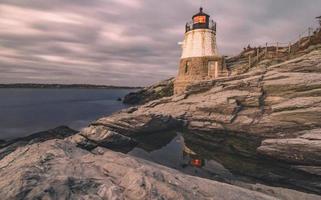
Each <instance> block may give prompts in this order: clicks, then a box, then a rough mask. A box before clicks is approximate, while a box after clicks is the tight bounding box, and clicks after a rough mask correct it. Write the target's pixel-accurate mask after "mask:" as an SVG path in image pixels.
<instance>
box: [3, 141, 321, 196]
mask: <svg viewBox="0 0 321 200" xmlns="http://www.w3.org/2000/svg"><path fill="white" fill-rule="evenodd" d="M94 152H95V153H91V152H89V151H86V150H83V149H80V148H78V147H76V146H75V145H74V144H73V143H70V142H68V141H63V140H50V141H46V142H43V143H39V144H32V145H27V146H25V147H19V148H18V149H16V150H15V151H14V152H12V153H11V154H10V155H8V156H6V157H5V158H3V159H2V160H0V176H1V179H0V196H1V199H11V200H18V199H106V200H107V199H140V200H143V199H146V200H147V199H148V200H149V199H200V200H201V199H218V200H219V199H224V200H229V199H230V200H232V199H233V200H236V199H237V200H243V199H244V200H251V199H253V200H254V199H262V200H263V199H271V200H272V199H278V197H276V196H279V197H280V198H282V199H306V200H314V199H315V200H316V199H319V198H320V197H319V196H317V195H311V194H304V193H301V192H296V191H293V190H287V189H280V188H272V187H264V186H261V185H253V186H251V187H252V190H257V191H261V192H257V191H251V190H248V189H243V188H240V187H236V186H232V185H228V184H224V183H219V182H216V181H211V180H206V179H202V178H197V177H192V176H188V175H184V174H182V173H180V172H178V171H176V170H173V169H169V168H166V167H163V166H159V165H157V164H153V163H151V162H148V161H143V160H140V159H137V158H133V157H130V156H127V155H124V154H121V153H116V152H113V151H110V150H107V149H104V148H98V149H96V150H95V151H94ZM264 193H265V194H264Z"/></svg>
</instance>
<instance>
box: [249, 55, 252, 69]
mask: <svg viewBox="0 0 321 200" xmlns="http://www.w3.org/2000/svg"><path fill="white" fill-rule="evenodd" d="M251 65H252V58H251V54H250V55H249V68H251Z"/></svg>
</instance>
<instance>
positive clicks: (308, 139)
mask: <svg viewBox="0 0 321 200" xmlns="http://www.w3.org/2000/svg"><path fill="white" fill-rule="evenodd" d="M319 138H320V135H319V134H317V133H314V132H313V133H308V134H305V135H303V136H301V137H299V138H290V139H268V140H264V141H263V142H262V145H261V146H260V147H259V148H258V149H257V151H258V152H259V153H261V154H262V155H265V156H268V157H272V158H275V159H279V160H283V161H286V162H290V163H293V164H299V165H301V164H302V165H321V140H319Z"/></svg>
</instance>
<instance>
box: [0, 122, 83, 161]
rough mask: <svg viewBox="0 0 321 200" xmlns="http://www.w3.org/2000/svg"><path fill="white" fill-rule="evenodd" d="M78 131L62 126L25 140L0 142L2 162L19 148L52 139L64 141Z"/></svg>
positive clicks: (35, 134)
mask: <svg viewBox="0 0 321 200" xmlns="http://www.w3.org/2000/svg"><path fill="white" fill-rule="evenodd" d="M76 133H78V131H75V130H72V129H70V128H69V127H67V126H60V127H57V128H54V129H51V130H48V131H42V132H39V133H34V134H32V135H29V136H27V137H24V138H18V139H15V140H11V141H8V142H5V141H3V143H2V144H1V142H0V160H1V159H2V158H3V157H5V156H6V155H8V154H10V153H11V152H13V151H15V150H16V149H17V148H18V147H22V146H25V145H28V144H35V143H41V142H44V141H47V140H52V139H64V138H66V137H70V136H72V135H74V134H76Z"/></svg>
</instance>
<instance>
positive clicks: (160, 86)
mask: <svg viewBox="0 0 321 200" xmlns="http://www.w3.org/2000/svg"><path fill="white" fill-rule="evenodd" d="M173 94H174V78H170V79H167V80H165V81H161V82H159V83H156V84H154V85H152V86H149V87H146V88H143V89H141V90H139V91H137V92H132V93H129V94H128V95H126V96H125V97H124V100H123V103H125V104H130V105H135V104H144V103H147V102H149V101H153V100H156V99H160V98H163V97H169V96H172V95H173Z"/></svg>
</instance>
